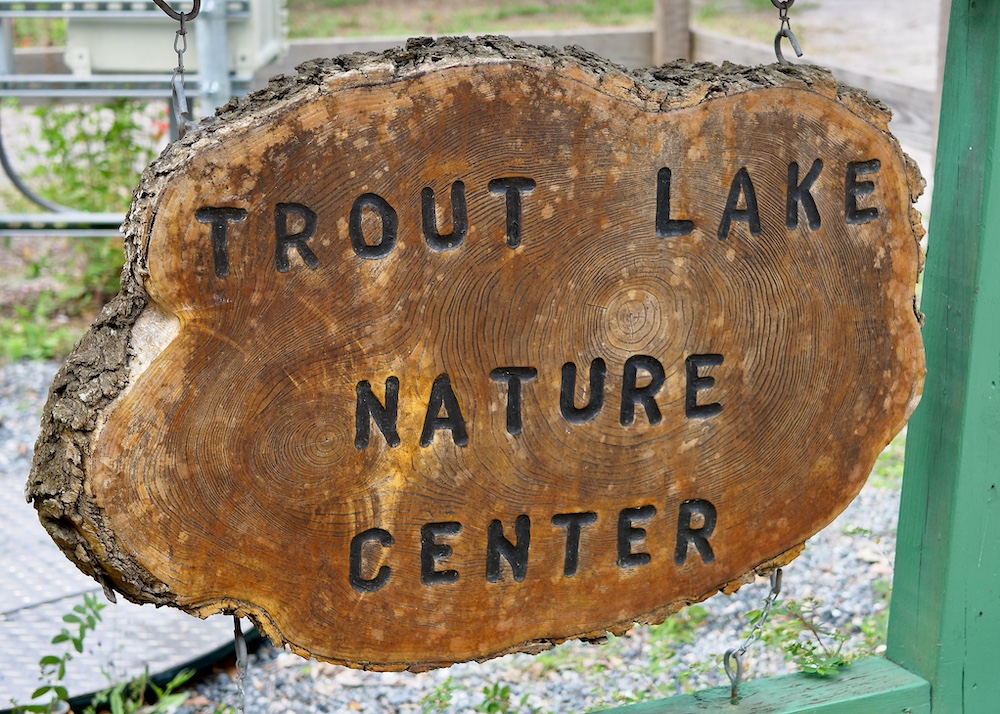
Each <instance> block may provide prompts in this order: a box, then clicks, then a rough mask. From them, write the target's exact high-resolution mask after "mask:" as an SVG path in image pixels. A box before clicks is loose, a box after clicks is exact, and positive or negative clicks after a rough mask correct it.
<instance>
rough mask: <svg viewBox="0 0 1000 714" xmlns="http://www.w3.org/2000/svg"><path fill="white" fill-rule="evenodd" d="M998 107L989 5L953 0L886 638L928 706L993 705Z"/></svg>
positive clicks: (998, 574) (998, 454) (999, 420)
mask: <svg viewBox="0 0 1000 714" xmlns="http://www.w3.org/2000/svg"><path fill="white" fill-rule="evenodd" d="M998 107H1000V4H998V3H995V2H975V1H974V0H955V1H954V2H953V3H952V14H951V23H950V29H949V37H948V51H947V63H946V68H945V82H944V98H943V102H942V114H941V128H940V141H939V149H938V155H937V167H938V168H937V172H936V174H935V177H934V178H935V186H934V203H933V210H932V212H931V228H930V258H931V260H929V261H928V266H927V273H926V276H925V278H924V290H923V302H922V309H923V310H924V312H925V313H926V324H925V326H924V335H925V338H926V340H927V351H928V372H929V374H933V375H934V377H933V378H932V379H930V380H929V381H928V391H927V393H926V394H925V395H924V402H923V404H922V405H921V407H920V409H919V410H918V411H917V413H916V415H915V416H914V419H913V421H912V424H911V426H910V429H909V436H908V438H907V450H906V472H905V476H904V479H903V492H902V505H901V512H900V522H899V539H898V544H897V551H896V552H897V555H896V568H895V579H894V586H893V602H892V614H891V619H890V629H889V645H888V656H889V657H890V658H891V659H893V660H895V661H897V662H899V663H901V664H902V665H904V666H906V667H908V668H909V669H911V670H913V671H914V672H916V673H918V674H920V675H921V676H923V677H925V678H926V679H928V680H929V681H931V683H932V685H933V702H934V711H935V712H938V711H940V712H968V713H969V714H972V713H973V712H976V713H978V712H987V711H996V709H997V702H998V701H1000V678H998V677H997V676H996V671H995V670H996V643H997V642H998V641H1000V547H998V544H1000V498H998V495H997V494H998V489H1000V450H998V449H997V444H998V439H1000V396H998V388H1000V364H998V361H997V355H998V354H1000V329H998V327H997V313H998V310H1000V281H997V279H996V271H997V266H1000V163H998V160H997V158H996V157H997V149H998V147H1000V110H998Z"/></svg>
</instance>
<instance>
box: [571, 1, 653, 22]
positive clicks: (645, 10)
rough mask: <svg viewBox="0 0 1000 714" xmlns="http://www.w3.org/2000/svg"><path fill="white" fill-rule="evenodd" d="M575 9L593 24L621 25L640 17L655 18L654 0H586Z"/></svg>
mask: <svg viewBox="0 0 1000 714" xmlns="http://www.w3.org/2000/svg"><path fill="white" fill-rule="evenodd" d="M573 9H574V10H575V11H576V12H578V13H579V14H580V16H581V17H582V18H583V19H584V20H586V21H587V22H588V23H590V24H593V25H621V24H623V23H625V22H629V21H631V20H635V19H638V18H649V19H650V21H652V18H653V0H585V1H584V2H581V3H578V4H576V5H575V6H574V8H573Z"/></svg>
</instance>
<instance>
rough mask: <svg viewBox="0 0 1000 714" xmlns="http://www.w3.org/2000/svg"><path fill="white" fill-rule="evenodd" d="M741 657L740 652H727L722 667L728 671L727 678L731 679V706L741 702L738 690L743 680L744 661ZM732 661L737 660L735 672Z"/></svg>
mask: <svg viewBox="0 0 1000 714" xmlns="http://www.w3.org/2000/svg"><path fill="white" fill-rule="evenodd" d="M740 657H741V655H740V650H726V654H725V656H724V657H723V658H722V666H723V668H724V669H725V670H726V676H727V677H729V684H730V685H731V688H730V690H729V703H730V704H736V703H737V702H738V701H739V700H740V697H739V693H738V690H739V687H740V681H741V680H742V679H743V660H741V659H740ZM730 660H736V671H735V672H734V671H733V668H732V665H730V664H729V661H730Z"/></svg>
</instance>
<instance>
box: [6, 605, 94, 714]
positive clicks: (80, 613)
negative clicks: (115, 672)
mask: <svg viewBox="0 0 1000 714" xmlns="http://www.w3.org/2000/svg"><path fill="white" fill-rule="evenodd" d="M104 608H105V605H104V604H103V603H99V602H97V596H95V595H92V594H90V593H87V594H85V595H84V596H83V602H82V603H81V604H79V605H76V606H74V607H73V610H72V611H71V612H68V613H66V614H65V615H63V618H62V621H63V622H64V623H66V625H68V627H63V628H62V630H60V632H59V634H58V635H56V636H55V637H53V638H52V644H54V645H63V648H62V651H61V652H59V653H53V654H47V655H44V656H43V657H42V658H41V659H40V660H38V672H39V674H38V681H39V683H40V686H39V687H38V688H37V689H35V691H34V692H32V694H31V701H32V702H33V703H31V704H24V705H21V706H18V707H15V709H14V711H15V712H19V713H20V712H35V713H36V714H48V713H49V712H52V711H54V710H55V708H56V706H57V705H58V704H59V702H65V701H67V700H68V699H69V692H67V691H66V687H65V686H64V685H63V681H64V680H65V679H66V665H68V664H69V662H70V661H71V660H72V659H73V655H74V654H82V653H83V643H84V640H85V639H86V636H87V633H88V632H92V631H93V630H94V629H95V628H96V627H97V623H98V622H100V621H101V610H103V609H104ZM36 700H37V701H36Z"/></svg>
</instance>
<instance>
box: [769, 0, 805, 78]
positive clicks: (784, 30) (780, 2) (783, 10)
mask: <svg viewBox="0 0 1000 714" xmlns="http://www.w3.org/2000/svg"><path fill="white" fill-rule="evenodd" d="M794 3H795V0H771V4H772V5H774V6H775V7H776V8H778V19H779V20H780V21H781V27H780V29H779V30H778V34H776V35H775V36H774V56H775V57H777V58H778V62H779V63H780V64H790V62H789V61H788V60H786V59H785V56H784V55H783V54H781V40H782V38H783V37H787V38H788V41H789V42H791V43H792V49H793V50H795V56H796V57H801V56H802V48H801V47H799V41H798V40H796V39H795V34H794V33H793V32H792V26H791V25H790V24H789V22H788V8H790V7H791V6H792V5H793V4H794Z"/></svg>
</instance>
